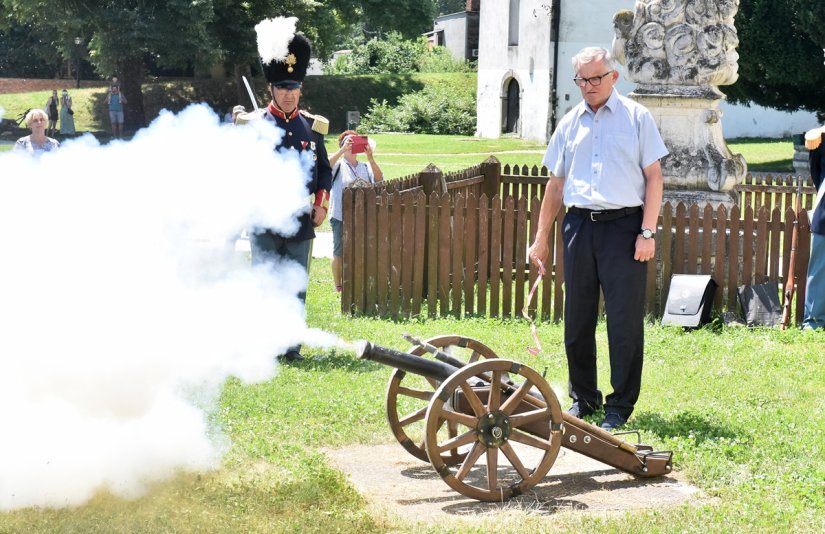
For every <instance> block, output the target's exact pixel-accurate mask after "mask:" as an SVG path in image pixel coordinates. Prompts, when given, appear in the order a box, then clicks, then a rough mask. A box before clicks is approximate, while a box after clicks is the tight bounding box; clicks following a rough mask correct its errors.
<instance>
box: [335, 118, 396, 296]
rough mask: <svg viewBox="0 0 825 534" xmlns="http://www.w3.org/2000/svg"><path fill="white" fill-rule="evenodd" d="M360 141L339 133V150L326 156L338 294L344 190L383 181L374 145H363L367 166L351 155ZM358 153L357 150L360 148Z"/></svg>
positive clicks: (341, 275)
mask: <svg viewBox="0 0 825 534" xmlns="http://www.w3.org/2000/svg"><path fill="white" fill-rule="evenodd" d="M356 139H357V140H359V141H363V138H360V139H359V135H358V134H357V133H355V132H354V131H352V130H347V131H345V132H342V133H341V135H339V136H338V147H339V148H338V151H337V152H335V153H334V154H332V155H331V156H330V157H329V163H330V165H332V194H331V195H330V220H329V224H330V226H332V278H333V279H334V281H335V290H336V291H338V292H339V293H340V292H341V290H342V289H343V281H342V280H343V263H344V262H343V257H342V256H343V251H344V245H343V240H342V238H343V209H342V206H341V199H342V197H343V193H344V188H345V187H348V186H351V185H355V184H356V183H358V182H360V183H362V184H365V185H366V184H374V183H375V182H380V181H381V180H383V179H384V173H383V172H381V167H379V166H378V163H376V162H375V159H374V158H373V154H372V151H373V146H372V145H370V144H369V143H366V144H365V146H364V147H363V151H364V153H365V154H366V155H367V160H369V165H367V164H366V163H364V162H363V161H358V156H357V155H356V154H355V153H353V141H355V140H356ZM359 150H360V149H359Z"/></svg>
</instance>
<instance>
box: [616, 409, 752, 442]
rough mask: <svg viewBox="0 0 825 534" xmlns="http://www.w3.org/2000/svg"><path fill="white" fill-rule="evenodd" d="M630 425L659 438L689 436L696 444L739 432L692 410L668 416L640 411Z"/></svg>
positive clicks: (728, 436)
mask: <svg viewBox="0 0 825 534" xmlns="http://www.w3.org/2000/svg"><path fill="white" fill-rule="evenodd" d="M630 426H631V427H633V428H635V429H637V430H644V431H646V432H650V433H651V434H655V435H657V436H659V437H660V438H675V437H687V436H691V437H692V438H693V440H694V441H695V442H696V443H697V444H699V443H702V442H705V441H709V440H714V439H718V438H728V439H733V438H737V437H740V434H741V433H740V432H737V431H736V430H735V429H731V428H729V427H721V426H719V425H717V424H715V423H713V422H712V421H710V420H709V419H708V418H707V417H706V416H704V415H702V414H697V413H693V412H682V413H679V414H676V415H675V416H673V417H670V418H665V417H662V416H661V415H659V414H657V413H651V412H641V413H639V414H638V415H636V416H634V418H633V421H631V424H630Z"/></svg>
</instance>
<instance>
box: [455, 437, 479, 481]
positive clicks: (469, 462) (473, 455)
mask: <svg viewBox="0 0 825 534" xmlns="http://www.w3.org/2000/svg"><path fill="white" fill-rule="evenodd" d="M485 450H486V447H485V446H484V445H482V444H481V443H479V442H478V441H476V444H475V445H473V448H472V450H471V451H470V453H469V454H468V455H467V458H465V459H464V461H463V462H462V463H461V466H460V467H459V468H458V471H456V474H455V477H456V478H457V479H458V480H464V477H466V476H467V475H468V474H469V473H470V470H471V469H472V468H473V466H474V465H475V464H476V462H477V461H478V459H479V458H481V455H482V454H484V451H485Z"/></svg>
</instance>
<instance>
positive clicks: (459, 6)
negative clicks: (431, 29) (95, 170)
mask: <svg viewBox="0 0 825 534" xmlns="http://www.w3.org/2000/svg"><path fill="white" fill-rule="evenodd" d="M436 4H437V5H438V14H439V15H449V14H451V13H458V12H459V11H464V10H465V9H466V8H467V0H438V1H437V2H436Z"/></svg>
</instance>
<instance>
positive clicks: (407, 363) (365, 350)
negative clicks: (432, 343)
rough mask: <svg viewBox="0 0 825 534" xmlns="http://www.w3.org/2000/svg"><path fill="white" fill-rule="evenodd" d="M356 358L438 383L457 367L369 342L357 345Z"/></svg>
mask: <svg viewBox="0 0 825 534" xmlns="http://www.w3.org/2000/svg"><path fill="white" fill-rule="evenodd" d="M358 357H359V358H360V359H362V360H370V361H373V362H378V363H382V364H384V365H387V366H389V367H395V368H397V369H401V370H404V371H407V372H408V373H413V374H416V375H420V376H423V377H426V378H432V379H435V380H438V381H439V382H443V381H445V380H447V379H448V378H449V377H450V375H452V374H453V373H455V372H456V371H458V367H455V366H453V365H450V364H448V363H444V362H440V361H435V360H429V359H427V358H422V357H420V356H414V355H412V354H408V353H406V352H401V351H400V350H395V349H391V348H388V347H381V346H378V345H373V344H372V343H370V342H369V341H363V342H361V343H359V347H358Z"/></svg>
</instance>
